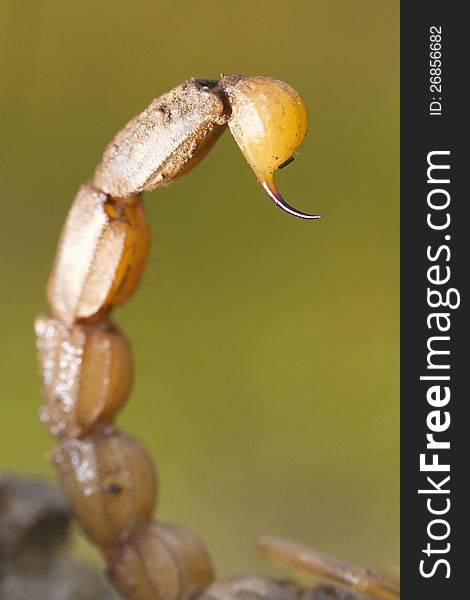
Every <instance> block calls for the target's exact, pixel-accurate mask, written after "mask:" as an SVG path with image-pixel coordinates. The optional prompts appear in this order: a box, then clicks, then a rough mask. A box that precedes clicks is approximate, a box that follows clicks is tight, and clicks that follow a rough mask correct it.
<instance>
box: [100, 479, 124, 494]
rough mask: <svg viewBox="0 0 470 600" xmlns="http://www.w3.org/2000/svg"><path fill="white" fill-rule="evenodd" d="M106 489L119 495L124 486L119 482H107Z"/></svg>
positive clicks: (109, 492) (106, 491)
mask: <svg viewBox="0 0 470 600" xmlns="http://www.w3.org/2000/svg"><path fill="white" fill-rule="evenodd" d="M104 491H105V493H106V494H113V495H114V496H117V495H118V494H120V493H121V492H122V486H121V485H119V483H114V482H112V483H107V484H106V485H105V486H104Z"/></svg>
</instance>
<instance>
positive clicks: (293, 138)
mask: <svg viewBox="0 0 470 600" xmlns="http://www.w3.org/2000/svg"><path fill="white" fill-rule="evenodd" d="M307 123H308V120H307V110H306V107H305V104H304V102H303V100H302V99H301V97H300V95H299V94H298V93H297V92H296V91H295V90H294V89H293V88H292V87H290V86H289V85H288V84H287V83H284V82H283V81H279V80H276V79H273V78H270V77H261V76H256V77H255V76H242V75H231V76H221V79H220V80H218V81H216V80H210V79H207V80H206V79H194V78H193V79H191V80H188V81H186V82H184V83H182V84H181V85H179V86H177V87H175V88H173V89H172V90H171V91H169V92H168V93H166V94H164V95H162V96H160V97H158V98H156V99H154V100H153V101H152V102H151V104H150V105H149V107H148V108H147V109H145V110H144V111H143V112H142V113H140V114H139V115H137V116H136V117H135V118H133V119H132V120H131V121H130V122H129V123H128V124H127V125H126V126H125V127H124V128H123V129H122V130H121V131H120V132H119V133H118V134H117V135H116V136H115V138H114V139H113V141H112V142H111V143H110V144H109V146H108V147H107V149H106V150H105V152H104V154H103V157H102V160H101V162H100V163H99V165H98V166H97V168H96V170H95V173H94V175H93V177H92V178H91V179H90V181H88V182H87V183H85V184H83V185H82V186H81V187H80V189H79V191H78V194H77V196H76V198H75V200H74V202H73V204H72V207H71V209H70V211H69V214H68V216H67V219H66V222H65V225H64V227H63V231H62V234H61V237H60V241H59V244H58V249H57V252H56V256H55V260H54V264H53V268H52V273H51V275H50V278H49V282H48V286H47V297H48V303H49V308H50V314H47V315H43V316H40V317H39V318H37V319H36V321H35V332H36V336H37V348H38V355H39V363H40V372H41V376H42V383H43V388H44V395H45V404H44V406H43V407H42V408H41V411H40V418H41V421H42V422H43V423H44V425H45V426H46V428H47V429H48V431H49V432H50V433H51V434H52V435H53V436H54V437H55V438H56V439H57V446H56V447H55V449H54V450H53V452H52V455H51V460H52V463H53V465H54V467H55V469H56V471H57V474H58V478H59V483H60V486H61V488H62V490H63V492H64V494H65V496H66V498H67V499H68V501H69V503H70V506H71V508H72V512H73V514H74V516H75V518H76V520H77V521H78V523H79V525H80V527H81V529H82V530H83V531H84V532H85V534H86V535H87V536H88V538H89V539H90V540H91V541H92V542H93V543H94V544H95V545H96V546H97V547H98V549H99V550H100V551H101V553H102V555H103V557H104V560H105V562H106V565H107V576H108V579H109V580H110V581H111V583H112V584H113V585H114V586H115V588H116V589H117V590H118V592H119V593H120V594H122V596H124V597H125V598H127V599H128V600H196V599H197V600H235V599H238V600H320V599H324V600H327V599H329V600H331V599H333V598H337V599H339V598H344V599H345V598H351V599H354V598H355V599H357V598H360V597H364V595H365V596H368V597H372V598H376V599H377V600H396V599H397V598H398V597H399V585H398V582H396V581H392V580H390V581H389V580H387V579H385V578H383V577H381V576H380V575H378V574H375V573H373V572H370V571H367V570H365V569H361V568H359V567H354V566H352V565H349V564H346V563H342V562H340V561H339V560H336V559H334V558H332V557H329V556H326V555H324V554H322V553H320V552H318V551H316V550H313V549H311V548H306V547H303V546H301V545H299V544H296V543H294V542H290V541H288V540H285V539H281V538H275V537H272V536H266V537H262V538H260V539H259V540H258V548H259V550H260V551H261V552H262V553H263V554H264V555H266V556H267V557H268V558H271V559H274V560H275V561H277V562H280V563H282V564H284V565H290V566H292V567H294V568H296V569H300V570H304V571H308V572H311V573H315V574H317V575H322V576H325V577H327V578H330V579H332V580H335V581H336V582H339V583H341V584H345V585H346V586H348V587H349V590H344V589H343V588H341V587H338V586H333V585H331V586H325V585H324V586H321V585H320V586H315V587H312V588H306V587H302V586H301V585H300V584H297V583H292V582H289V581H280V580H276V579H273V578H269V577H261V576H247V577H232V578H228V579H225V580H219V581H217V580H215V575H214V570H213V567H212V563H211V559H210V557H209V554H208V551H207V550H206V548H205V546H204V545H203V543H202V542H201V541H200V540H199V538H198V537H197V536H196V535H194V534H193V533H192V532H190V531H189V530H188V529H186V528H185V527H183V526H180V525H176V524H172V523H162V522H159V521H152V515H153V513H154V509H155V506H156V502H157V497H158V479H157V475H156V472H155V469H154V466H153V463H152V460H151V458H150V457H149V455H148V453H147V451H146V450H145V449H144V448H143V446H142V445H141V444H140V443H139V442H138V441H137V440H136V439H134V438H133V437H131V436H130V435H128V434H126V433H124V432H122V431H121V430H119V429H118V428H116V427H115V425H114V423H113V421H114V417H115V416H116V414H117V413H118V412H119V410H120V409H121V408H122V406H123V404H124V403H125V402H126V399H127V397H128V395H129V392H130V389H131V386H132V379H133V364H132V355H131V351H130V347H129V343H128V341H127V340H126V338H125V336H124V335H123V333H122V332H121V331H120V330H119V328H118V327H117V326H116V325H115V324H114V323H113V322H112V321H111V319H110V314H111V310H112V309H113V308H114V307H116V306H117V305H119V304H121V303H123V302H124V301H126V300H127V299H128V298H129V297H130V296H131V294H132V293H133V292H134V290H135V289H136V287H137V285H138V283H139V281H140V278H141V276H142V273H143V271H144V267H145V263H146V260H147V256H148V253H149V246H150V232H149V227H148V225H147V222H146V218H145V213H144V208H143V204H142V199H141V196H142V193H143V192H146V191H150V190H153V189H155V188H158V187H163V186H166V185H168V184H171V183H173V182H175V181H177V180H178V179H179V178H180V177H182V176H183V175H185V174H186V173H188V172H189V171H190V170H191V169H192V168H194V167H195V166H196V165H197V164H198V163H199V162H200V161H201V160H202V159H203V158H204V157H205V156H206V154H207V153H208V152H209V151H210V149H211V148H212V146H213V145H214V144H215V142H216V141H217V139H218V138H219V137H220V135H221V134H222V133H223V132H224V131H225V129H227V127H228V128H229V130H230V132H231V134H232V135H233V137H234V138H235V141H236V142H237V144H238V146H239V148H240V150H241V152H242V154H243V155H244V156H245V158H246V160H247V162H248V164H249V165H250V166H251V168H252V169H253V171H254V173H255V175H256V177H257V180H258V182H259V184H260V185H261V186H262V188H263V189H264V191H265V192H266V193H267V194H268V196H269V197H270V198H271V199H272V200H273V201H274V202H275V203H276V204H277V205H278V206H280V207H281V208H282V209H283V210H285V211H286V212H288V213H290V214H292V215H294V216H296V217H299V218H302V219H312V220H314V219H318V218H320V216H321V215H311V214H307V213H304V212H302V211H300V210H297V209H296V208H293V207H292V206H290V205H289V204H288V203H287V202H286V201H285V200H284V199H283V197H282V196H281V194H280V193H279V191H278V189H277V187H276V185H275V183H274V178H273V175H274V173H275V171H276V170H277V169H281V168H283V167H284V166H286V165H287V164H289V162H291V161H292V160H293V154H294V151H295V150H296V149H297V147H298V146H299V145H300V143H301V142H302V140H303V139H304V137H305V134H306V132H307Z"/></svg>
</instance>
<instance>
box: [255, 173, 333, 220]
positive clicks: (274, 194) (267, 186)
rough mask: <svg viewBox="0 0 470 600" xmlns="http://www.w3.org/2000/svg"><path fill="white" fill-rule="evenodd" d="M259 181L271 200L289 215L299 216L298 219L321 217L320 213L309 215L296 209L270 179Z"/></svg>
mask: <svg viewBox="0 0 470 600" xmlns="http://www.w3.org/2000/svg"><path fill="white" fill-rule="evenodd" d="M259 183H260V185H261V187H262V188H263V190H264V191H265V192H266V193H267V194H268V196H269V197H270V198H271V200H273V201H274V202H275V203H276V204H277V205H278V206H280V207H281V208H282V210H285V211H286V212H287V213H289V214H290V215H294V217H299V218H300V219H321V217H322V215H309V214H308V213H304V212H302V211H300V210H297V209H296V208H294V207H293V206H291V205H290V204H287V202H286V201H285V200H284V198H283V197H282V196H281V194H280V192H279V190H278V189H277V187H276V185H275V183H274V181H273V180H272V179H271V180H268V181H266V180H264V181H260V182H259Z"/></svg>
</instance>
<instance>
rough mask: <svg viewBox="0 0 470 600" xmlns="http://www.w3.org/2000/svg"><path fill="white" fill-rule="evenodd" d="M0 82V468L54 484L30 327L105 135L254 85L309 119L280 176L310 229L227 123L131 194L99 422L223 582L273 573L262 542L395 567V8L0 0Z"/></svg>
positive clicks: (366, 1) (84, 549)
mask: <svg viewBox="0 0 470 600" xmlns="http://www.w3.org/2000/svg"><path fill="white" fill-rule="evenodd" d="M0 69H1V70H0V81H1V90H2V93H1V97H0V107H1V108H0V115H1V121H0V139H1V144H0V182H1V195H2V215H1V219H0V244H1V247H0V260H1V265H0V273H1V297H0V314H1V315H2V329H1V332H2V350H1V354H2V360H1V378H2V379H1V382H2V384H1V385H2V390H3V393H2V404H1V412H0V461H1V464H0V467H1V468H2V469H3V470H8V471H13V472H18V473H30V474H35V475H40V476H46V477H48V478H52V477H53V473H52V470H51V468H50V467H49V465H48V463H47V460H46V453H47V451H48V449H50V448H51V447H52V445H53V442H52V441H51V440H50V439H49V438H48V436H47V435H46V433H45V431H44V430H43V428H42V426H41V425H40V424H39V422H38V419H37V412H38V406H39V404H40V402H41V392H40V387H39V380H38V375H37V366H36V362H35V349H34V340H33V331H32V321H33V319H34V317H35V315H36V314H37V313H39V312H41V311H45V310H46V309H47V308H46V303H45V293H44V286H45V283H46V279H47V276H48V272H49V269H50V266H51V262H52V258H53V254H54V248H55V245H56V242H57V237H58V235H59V231H60V228H61V226H62V223H63V221H64V218H65V216H66V213H67V210H68V208H69V206H70V203H71V201H72V199H73V197H74V194H75V192H76V190H77V188H78V186H79V185H80V183H81V182H82V181H84V180H86V179H87V178H88V177H89V176H90V174H91V173H92V171H93V169H94V165H95V164H96V163H97V161H98V160H99V158H100V154H101V152H102V150H103V149H104V147H105V145H106V144H107V143H108V142H109V141H110V139H111V138H112V136H113V135H114V133H115V132H116V131H117V130H118V129H119V128H121V127H122V126H123V125H124V124H125V122H126V121H127V120H128V119H130V118H131V117H132V116H134V114H135V113H137V112H139V111H140V110H142V109H143V108H144V107H145V106H146V105H147V104H148V103H149V101H150V100H151V98H152V97H154V96H158V95H160V94H161V93H164V92H166V91H167V90H169V89H170V88H171V87H173V86H175V85H177V84H179V83H180V82H181V81H183V80H185V79H187V78H189V77H191V76H198V77H206V78H217V77H218V75H219V73H225V74H228V73H234V72H241V73H246V74H259V75H271V76H274V77H277V78H279V79H283V80H286V81H287V82H289V83H290V84H291V85H292V86H293V87H295V88H296V89H297V90H298V91H299V92H300V93H301V95H302V96H303V98H304V100H305V102H306V104H307V106H308V109H309V114H310V129H309V135H308V136H307V139H306V141H305V142H304V144H303V145H302V147H301V148H300V151H299V152H298V156H297V160H296V161H295V162H294V164H293V165H291V166H290V167H289V168H288V169H286V170H285V171H282V172H280V173H279V174H278V176H277V183H278V186H279V188H280V189H281V191H282V192H283V193H284V195H285V197H286V199H287V200H288V201H289V202H291V203H292V204H294V205H295V206H297V207H298V208H300V209H302V210H305V211H307V212H321V213H323V214H324V219H322V220H321V221H319V222H306V221H300V220H297V219H294V218H292V217H289V216H288V215H286V214H285V213H283V212H281V211H280V210H279V209H278V208H276V207H275V206H274V204H272V203H271V202H270V201H269V200H268V199H267V198H265V197H264V195H263V193H262V191H261V189H259V187H258V186H257V184H256V180H255V177H254V175H253V174H252V172H251V170H250V169H249V167H248V166H247V164H246V163H245V161H244V159H243V157H242V156H241V154H240V153H239V151H238V148H237V146H236V144H235V142H234V140H233V139H232V138H231V136H230V134H227V133H226V134H225V135H224V136H223V138H222V139H221V140H220V141H219V142H218V144H217V145H216V147H215V148H214V150H213V151H212V152H211V154H210V155H209V157H208V158H207V159H206V160H205V161H204V162H203V163H202V164H201V165H200V166H199V167H198V168H197V169H196V170H195V171H194V172H192V173H191V174H190V175H189V176H188V177H186V178H185V179H184V180H182V181H181V182H180V183H178V184H177V185H174V186H171V187H169V188H167V189H164V190H161V191H156V192H153V193H151V194H149V195H147V197H146V208H147V212H148V217H149V221H150V223H151V227H152V230H153V247H152V253H151V257H150V261H149V265H148V269H147V271H146V274H145V276H144V280H143V284H142V286H141V288H140V289H139V290H138V292H137V293H136V295H135V296H134V297H133V298H132V301H131V302H129V303H128V304H127V305H126V306H124V307H123V308H120V309H119V310H118V311H116V319H117V321H118V322H119V323H120V324H121V326H122V327H123V329H124V330H125V331H126V333H127V335H128V336H129V338H130V340H131V342H132V344H133V348H134V352H135V361H136V377H137V380H136V384H135V387H134V390H133V393H132V396H131V398H130V402H129V403H128V405H127V407H126V408H125V410H124V411H123V412H122V414H121V415H120V417H119V419H118V422H119V424H120V426H121V427H122V428H124V429H126V430H128V431H129V432H131V433H133V434H135V435H136V436H137V437H138V438H139V439H140V440H141V441H142V442H143V443H144V444H145V445H146V446H147V447H148V448H149V450H150V452H151V453H152V455H153V456H154V457H155V460H156V462H157V464H158V469H159V473H160V479H161V500H160V504H159V508H158V516H159V517H160V518H161V519H163V520H176V521H179V522H181V523H184V524H186V525H188V526H190V527H191V528H193V529H194V530H195V531H197V532H198V533H199V534H200V535H201V536H202V537H203V538H204V540H205V541H206V542H207V544H208V546H209V548H210V550H211V551H212V553H213V555H214V557H215V562H216V566H217V568H218V571H219V573H220V574H221V575H227V574H233V573H238V572H241V571H245V572H255V571H259V572H274V571H273V570H271V571H270V567H269V566H268V565H267V564H265V563H264V562H263V561H262V560H261V559H260V558H258V557H257V555H256V552H255V550H254V548H253V543H252V542H253V540H254V538H255V536H256V535H257V534H259V533H276V534H281V535H285V536H289V537H291V538H294V539H298V540H300V541H303V542H306V543H308V544H311V545H314V546H316V547H318V548H321V549H323V550H325V551H327V552H329V553H333V554H335V555H338V556H340V557H342V558H345V559H347V560H351V561H354V562H357V563H363V564H367V565H370V566H372V567H377V566H381V565H383V564H387V563H397V561H398V542H399V539H398V523H399V512H398V500H399V495H398V483H399V472H398V465H399V429H398V407H399V396H398V394H399V388H398V382H399V354H398V350H399V347H398V343H399V329H398V322H399V321H398V320H399V228H398V225H399V196H398V190H399V188H398V183H399V180H398V177H399V171H398V169H399V162H398V160H399V138H398V134H399V132H398V120H399V3H398V0H393V1H392V0H387V1H384V2H377V1H376V0H356V1H355V2H351V1H350V0H317V1H315V0H313V1H312V0H310V1H295V0H291V1H289V2H285V1H282V2H277V1H273V2H254V1H250V2H246V1H244V2H236V3H235V2H234V3H233V4H231V5H230V4H227V3H220V2H215V1H213V2H205V3H202V2H184V1H180V2H178V3H170V2H165V3H163V2H156V1H155V0H153V1H151V0H134V1H133V2H124V1H117V0H114V1H113V2H108V1H106V2H96V1H91V0H82V1H81V2H80V3H75V2H74V3H72V2H63V1H62V0H48V1H43V2H41V1H37V0H36V1H34V0H33V1H31V2H24V1H20V0H10V1H6V0H1V1H0ZM76 540H77V541H76V543H77V552H79V553H80V554H82V555H86V556H88V557H89V558H90V560H97V558H96V556H95V554H94V551H93V550H92V549H91V547H90V546H88V545H87V543H86V542H85V541H83V540H81V539H80V538H79V536H77V538H76Z"/></svg>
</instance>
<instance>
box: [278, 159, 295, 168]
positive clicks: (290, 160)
mask: <svg viewBox="0 0 470 600" xmlns="http://www.w3.org/2000/svg"><path fill="white" fill-rule="evenodd" d="M293 161H294V157H293V156H290V157H289V158H288V159H287V160H285V161H284V162H283V163H282V164H281V165H279V166H278V169H283V168H284V167H287V165H290V164H291V162H293Z"/></svg>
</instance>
